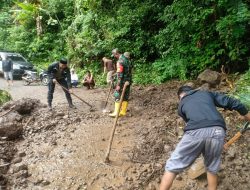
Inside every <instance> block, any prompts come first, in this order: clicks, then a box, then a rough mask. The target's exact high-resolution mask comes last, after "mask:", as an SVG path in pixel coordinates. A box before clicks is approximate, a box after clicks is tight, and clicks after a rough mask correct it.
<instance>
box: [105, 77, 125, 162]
mask: <svg viewBox="0 0 250 190" xmlns="http://www.w3.org/2000/svg"><path fill="white" fill-rule="evenodd" d="M128 85H129V82H128V81H126V82H125V84H124V86H123V89H122V95H121V98H120V104H119V108H118V112H117V114H116V116H115V121H114V125H113V129H112V132H111V135H110V139H109V146H108V150H107V153H106V157H105V163H109V162H110V160H109V154H110V149H111V146H112V142H113V138H114V134H115V129H116V124H117V121H118V118H119V114H120V109H121V105H122V101H123V98H124V94H125V90H126V88H127V86H128Z"/></svg>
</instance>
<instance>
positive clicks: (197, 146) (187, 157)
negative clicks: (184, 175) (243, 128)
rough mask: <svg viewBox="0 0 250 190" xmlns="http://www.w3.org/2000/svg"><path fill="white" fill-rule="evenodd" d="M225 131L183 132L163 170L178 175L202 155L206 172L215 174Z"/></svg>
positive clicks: (220, 129)
mask: <svg viewBox="0 0 250 190" xmlns="http://www.w3.org/2000/svg"><path fill="white" fill-rule="evenodd" d="M224 138H225V130H224V129H223V128H222V127H210V128H202V129H196V130H190V131H187V132H185V134H184V136H183V138H182V139H181V141H180V142H179V143H178V145H177V147H176V149H175V150H174V152H173V153H172V154H171V157H170V158H169V159H168V161H167V163H166V166H165V170H166V171H170V172H173V173H180V172H182V171H183V170H184V169H185V168H187V167H189V166H190V165H191V164H192V163H193V162H194V161H195V159H196V158H197V157H198V156H199V155H200V154H202V155H203V157H204V164H205V166H206V169H207V171H209V172H211V173H214V174H216V173H217V172H218V170H219V168H220V161H221V152H222V150H223V145H224Z"/></svg>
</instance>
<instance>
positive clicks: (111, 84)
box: [104, 82, 113, 109]
mask: <svg viewBox="0 0 250 190" xmlns="http://www.w3.org/2000/svg"><path fill="white" fill-rule="evenodd" d="M112 86H113V82H111V83H110V88H109V93H108V96H107V98H106V102H105V105H104V109H105V108H106V107H107V104H108V100H109V95H110V93H111V90H112Z"/></svg>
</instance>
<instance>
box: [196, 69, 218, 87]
mask: <svg viewBox="0 0 250 190" xmlns="http://www.w3.org/2000/svg"><path fill="white" fill-rule="evenodd" d="M197 79H198V81H199V82H201V83H208V84H210V85H211V86H216V85H219V84H220V81H221V74H220V73H218V72H216V71H212V70H210V69H206V70H205V71H203V72H202V73H200V74H199V76H198V78H197Z"/></svg>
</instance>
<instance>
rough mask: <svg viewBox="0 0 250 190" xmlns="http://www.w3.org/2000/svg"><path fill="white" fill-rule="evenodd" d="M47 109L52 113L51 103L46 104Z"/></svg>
mask: <svg viewBox="0 0 250 190" xmlns="http://www.w3.org/2000/svg"><path fill="white" fill-rule="evenodd" d="M48 108H49V111H52V105H51V102H48Z"/></svg>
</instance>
